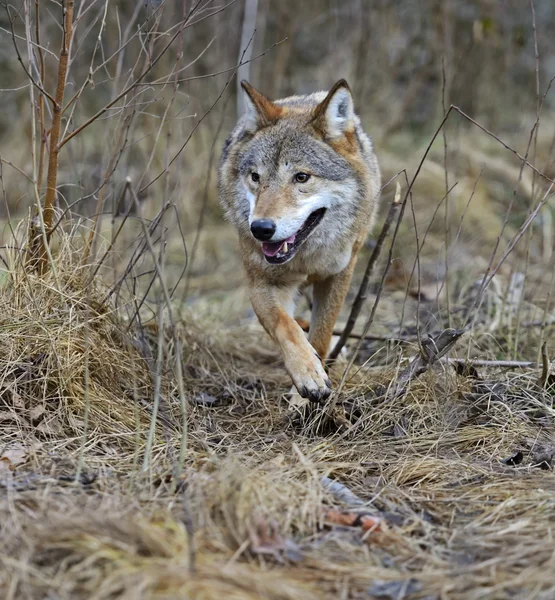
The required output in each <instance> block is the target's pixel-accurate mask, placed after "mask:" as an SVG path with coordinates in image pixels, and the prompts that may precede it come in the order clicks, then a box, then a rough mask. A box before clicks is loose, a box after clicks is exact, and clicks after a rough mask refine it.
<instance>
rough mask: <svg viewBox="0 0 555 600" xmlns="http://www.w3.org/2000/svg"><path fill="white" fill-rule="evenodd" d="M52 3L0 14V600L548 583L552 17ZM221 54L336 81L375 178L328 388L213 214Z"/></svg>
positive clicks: (281, 76) (462, 593) (273, 80)
mask: <svg viewBox="0 0 555 600" xmlns="http://www.w3.org/2000/svg"><path fill="white" fill-rule="evenodd" d="M72 4H73V3H72V2H63V3H59V2H51V3H45V4H42V3H39V2H32V1H30V0H25V1H24V2H21V3H19V4H18V5H17V6H14V5H9V6H8V10H7V12H6V13H5V14H4V15H2V17H1V19H2V23H1V26H2V28H3V29H2V37H0V48H2V50H3V52H2V54H1V55H0V61H4V63H5V64H4V63H3V64H2V65H0V69H2V73H3V77H2V79H3V81H2V86H3V88H9V90H15V91H9V90H7V89H4V90H3V91H2V92H1V94H2V97H3V98H4V100H5V102H4V104H3V106H4V107H5V108H4V117H3V118H2V119H0V136H1V137H0V142H1V151H0V184H1V189H2V194H3V200H4V203H3V206H4V211H5V220H4V224H5V227H4V235H3V243H4V247H3V249H2V253H1V255H0V256H1V260H2V265H1V269H0V337H1V340H0V341H1V343H0V431H1V433H2V435H1V436H0V523H1V524H2V525H1V527H2V530H1V535H0V595H1V596H2V597H3V598H10V599H15V598H46V597H49V598H50V597H56V598H63V599H65V598H67V599H70V598H71V599H76V598H98V599H108V598H129V599H131V598H168V599H169V598H209V599H212V598H213V599H220V598H237V599H249V598H252V599H253V600H254V599H255V598H265V599H273V600H277V599H283V600H284V599H291V600H293V599H298V598H303V599H304V598H307V599H310V598H314V599H316V598H330V599H332V598H334V599H335V598H353V599H354V598H357V599H358V598H386V599H393V598H395V599H401V598H406V599H409V598H411V599H412V598H414V599H419V598H420V599H422V598H427V599H431V598H438V599H439V598H450V599H460V600H463V599H464V600H467V599H476V600H478V599H479V598H492V599H495V598H499V599H502V598H515V599H516V598H538V599H544V600H550V599H551V598H553V597H554V595H555V578H554V577H553V568H552V566H553V565H552V561H553V555H554V552H555V545H554V544H555V543H554V541H553V536H552V534H551V523H552V522H553V519H554V518H555V501H554V500H553V498H554V492H555V485H554V484H555V479H554V477H553V467H554V465H555V435H554V418H555V414H554V409H553V398H554V395H555V381H554V373H553V363H552V361H553V356H554V355H555V345H554V341H553V340H554V339H555V314H554V311H553V286H554V282H555V269H554V267H553V260H554V257H555V254H554V240H553V217H554V211H553V197H552V193H553V189H552V186H553V182H552V179H553V178H554V176H555V171H554V169H553V141H552V135H553V133H552V129H553V124H554V123H555V119H553V101H552V99H551V92H550V81H549V78H550V76H551V75H553V73H550V72H549V69H550V66H549V65H552V61H553V56H554V52H555V50H554V48H553V39H555V38H553V36H552V33H553V32H552V31H551V30H550V29H549V27H550V26H549V25H547V23H549V22H550V21H549V17H550V16H551V17H552V16H553V14H554V13H553V10H554V9H553V8H552V7H551V6H550V5H548V4H549V3H540V2H536V4H537V5H534V3H533V2H531V3H530V4H529V5H526V6H524V5H523V4H522V3H517V2H508V3H505V4H504V11H502V12H499V11H497V9H496V8H495V6H494V5H493V4H488V3H482V2H479V1H478V0H476V1H475V2H468V3H455V2H445V3H442V8H441V10H439V11H438V10H435V4H434V3H433V2H431V1H430V2H424V3H423V7H424V8H423V9H422V12H416V9H414V8H410V9H409V8H407V9H404V10H403V11H401V7H400V3H398V2H395V1H393V0H392V1H388V2H384V3H378V4H376V5H375V6H374V4H375V3H363V2H362V3H361V2H357V1H356V0H349V1H348V2H341V3H330V4H329V6H328V5H326V9H325V10H324V9H323V7H322V3H320V2H316V1H315V0H311V1H309V2H305V3H297V4H296V5H295V10H293V9H292V7H291V5H290V4H291V3H290V2H280V3H274V2H270V1H269V0H259V2H258V3H256V2H254V3H253V2H247V3H240V2H235V3H233V2H232V3H229V4H228V5H221V6H220V5H215V4H212V3H211V2H209V1H202V0H201V1H200V2H197V1H194V2H175V3H170V2H164V1H162V2H159V1H153V0H150V1H149V2H148V3H146V6H144V5H143V3H125V2H122V3H119V4H118V6H117V7H116V6H115V5H112V4H111V3H110V2H100V1H92V2H88V3H85V2H77V1H76V2H75V6H74V14H73V31H72V32H71V27H68V26H67V20H68V19H71V13H70V11H69V10H68V9H69V8H70V5H72ZM39 5H40V6H39ZM463 5H464V6H463ZM245 6H246V7H247V8H248V9H249V10H255V9H256V7H258V13H257V14H256V15H254V21H256V23H257V34H256V36H254V37H253V35H252V34H250V33H249V31H247V28H248V27H251V26H252V23H253V22H254V21H253V18H252V15H246V14H244V12H243V11H244V7H245ZM253 7H254V8H253ZM62 8H65V10H66V12H65V13H63V12H62ZM37 15H38V17H37ZM246 17H250V18H246ZM64 20H65V22H66V26H65V28H64V27H63V26H62V24H63V23H64ZM536 20H537V26H536ZM249 23H250V25H248V24H249ZM222 32H224V33H223V34H222ZM241 33H242V34H243V35H242V36H241V35H240V34H241ZM332 34H333V35H332ZM65 36H67V37H65ZM214 36H215V37H214ZM213 37H214V39H213ZM241 37H242V38H243V42H245V40H246V43H247V47H243V46H241V47H239V44H240V42H239V39H240V38H241ZM285 37H289V40H288V41H285V42H282V40H283V39H284V38H285ZM64 40H65V41H64ZM337 40H340V41H341V43H339V42H338V41H337ZM66 42H67V43H66ZM14 43H15V44H17V51H16V50H15V49H14ZM274 44H277V45H274ZM66 47H67V49H68V54H67V56H66V58H67V64H66V65H65V66H64V63H65V59H64V58H63V56H64V54H63V52H64V50H62V51H60V48H62V49H65V48H66ZM267 50H268V51H267ZM266 51H267V53H266V54H265V55H264V56H260V55H261V54H262V53H264V52H266ZM248 56H250V57H251V58H252V60H253V62H252V63H250V62H249V63H246V64H241V63H242V61H244V60H245V59H246V57H248ZM369 56H371V57H373V59H372V60H369V59H368V57H369ZM18 57H19V58H20V62H18ZM257 57H258V58H257ZM550 61H551V62H550ZM240 64H241V68H242V69H243V70H244V69H245V68H250V69H251V72H250V78H251V79H252V80H253V82H254V83H255V84H256V86H257V87H258V88H259V89H261V90H263V91H265V92H266V93H268V95H269V96H273V97H276V96H279V95H284V94H286V93H291V92H305V91H309V90H312V89H313V88H314V87H319V86H321V87H327V86H329V85H331V83H333V82H332V81H329V79H328V78H329V74H330V72H333V73H334V77H335V75H341V76H346V77H347V78H348V79H349V80H350V81H351V82H352V85H353V89H354V92H355V96H356V97H357V100H358V103H359V106H360V108H361V114H362V117H363V120H364V122H365V124H366V125H367V127H368V129H369V130H370V131H371V132H372V133H373V134H374V136H375V141H376V146H377V152H378V156H379V158H380V162H381V165H382V168H383V170H384V173H385V178H384V180H385V181H388V183H387V184H386V186H385V187H384V190H383V198H384V207H383V210H382V219H381V222H382V223H383V221H384V220H385V218H386V215H387V213H388V210H389V207H388V206H387V205H388V203H390V202H391V201H392V200H393V198H394V190H395V187H396V184H397V182H399V184H400V186H401V192H402V193H401V195H400V197H398V199H400V205H402V207H403V208H402V210H400V211H397V210H396V212H395V213H393V212H392V213H391V214H392V215H394V217H395V218H393V216H392V217H391V219H392V222H391V224H390V225H391V226H390V229H389V235H387V236H386V235H384V238H383V240H382V242H380V243H383V248H382V251H381V253H379V252H377V251H376V252H373V250H374V247H373V246H372V242H370V241H369V243H368V247H366V248H364V249H363V250H362V252H361V256H360V260H359V264H358V267H357V273H356V276H355V279H354V283H353V289H352V290H351V294H350V297H349V301H348V303H347V306H346V307H345V309H344V313H343V315H342V319H341V322H340V323H339V324H338V326H337V330H338V332H341V331H342V330H343V326H344V324H345V322H346V321H347V319H348V315H349V309H350V306H349V305H350V303H352V301H353V300H355V299H356V298H357V289H358V286H359V284H360V283H361V282H362V283H363V287H362V290H361V291H360V293H359V294H358V297H359V298H364V297H366V303H364V304H361V303H360V302H357V304H356V307H357V308H356V312H358V313H359V315H358V317H359V318H358V320H357V321H356V324H354V323H353V327H352V332H351V333H350V335H349V336H345V340H344V341H345V347H344V348H343V351H342V352H339V353H338V356H337V359H336V360H335V362H334V363H333V365H331V367H330V374H331V378H332V381H333V384H334V389H335V390H336V393H335V394H334V395H333V396H332V398H331V401H330V403H329V404H328V405H326V406H320V407H311V408H302V407H301V408H299V407H292V406H290V405H289V404H288V402H287V398H286V397H285V396H284V392H285V391H286V390H287V389H288V387H289V385H290V382H289V380H288V377H287V375H286V373H285V371H284V369H283V365H282V364H281V362H280V359H279V357H278V354H277V351H276V350H275V348H273V346H272V345H271V343H270V341H269V340H268V339H267V338H266V336H265V334H264V333H263V332H262V330H261V328H260V326H259V325H258V324H257V322H256V320H255V319H254V317H253V315H252V311H251V309H250V305H249V302H248V299H247V298H246V295H245V289H244V286H243V284H242V276H241V271H240V266H239V259H238V255H237V251H236V250H237V249H236V241H235V237H234V232H233V231H232V230H231V228H230V227H228V226H227V225H224V224H222V223H221V219H220V216H219V212H218V209H217V207H216V199H215V182H214V180H215V178H214V167H215V163H216V161H217V155H218V152H219V146H220V144H221V142H222V140H223V138H224V137H225V134H226V132H227V130H228V129H229V126H230V124H231V123H232V122H233V120H234V118H235V116H236V115H235V105H236V103H235V102H232V101H231V102H230V99H231V100H236V98H235V97H234V95H233V94H232V93H231V92H232V91H233V89H234V86H233V85H231V84H232V83H234V79H233V78H234V76H235V74H236V71H237V70H238V68H239V65H240ZM66 66H67V72H66V73H65V74H64V70H65V68H66ZM30 78H32V79H33V83H30ZM60 82H62V83H64V82H65V84H64V85H65V89H60V87H59V84H60ZM64 98H65V105H64V106H63V107H62V100H64ZM451 104H453V105H457V107H458V108H452V109H449V106H450V105H451ZM60 108H61V110H60V111H58V110H57V109H60ZM442 119H444V121H443V122H442ZM440 123H441V126H440ZM58 127H59V135H58V136H56V129H57V128H58ZM434 132H435V133H434ZM432 136H434V138H433V139H432ZM56 137H58V141H56V139H55V138H56ZM434 139H435V141H434ZM56 161H57V163H56ZM43 172H44V173H47V176H46V187H45V188H43V187H42V186H43V179H44V177H43ZM53 181H54V182H55V185H54V184H52V182H53ZM53 196H54V197H53ZM29 209H32V211H33V212H32V213H31V216H30V217H28V216H27V214H28V211H29ZM41 209H43V210H41ZM35 213H36V214H37V215H38V217H39V218H38V220H37V219H35V218H34V217H35ZM378 232H379V228H378V231H377V232H376V236H377V235H378ZM386 233H387V232H386ZM29 240H30V242H31V243H30V245H29ZM34 240H35V241H36V240H39V241H40V243H42V244H44V246H42V248H43V249H44V250H45V251H47V256H46V260H47V261H48V263H47V264H48V267H49V268H43V269H42V268H41V269H39V270H37V269H35V268H34V267H35V261H33V260H29V257H31V258H32V257H33V256H36V255H34V254H33V252H35V251H36V248H37V247H36V246H33V241H34ZM47 242H48V243H47ZM378 254H379V257H378ZM372 256H373V258H372ZM369 261H370V266H369V268H368V269H367V265H369ZM365 272H366V273H367V274H370V277H368V275H365ZM309 304H310V297H309V296H307V297H306V298H303V299H302V300H301V302H300V305H299V317H300V318H302V317H304V318H306V317H307V315H308V307H309ZM454 330H458V331H456V332H455V331H454ZM443 341H447V342H448V343H449V344H452V346H453V347H451V346H449V348H451V349H449V350H448V346H447V345H445V347H442V344H443ZM442 348H443V349H442ZM443 353H447V354H446V356H443V355H442V354H443Z"/></svg>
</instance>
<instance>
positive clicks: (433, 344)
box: [387, 329, 465, 400]
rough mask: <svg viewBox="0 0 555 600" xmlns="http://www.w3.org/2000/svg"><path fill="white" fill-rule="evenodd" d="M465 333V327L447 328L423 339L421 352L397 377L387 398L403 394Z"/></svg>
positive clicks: (391, 398)
mask: <svg viewBox="0 0 555 600" xmlns="http://www.w3.org/2000/svg"><path fill="white" fill-rule="evenodd" d="M464 333H465V330H464V329H445V330H444V331H442V332H441V333H440V334H438V335H437V336H435V337H429V336H428V337H427V338H426V339H424V340H422V344H421V347H420V354H419V355H418V356H416V357H414V358H413V359H412V360H411V362H410V364H409V366H408V367H407V368H406V369H405V370H404V371H402V372H401V374H400V375H399V377H398V378H397V382H396V385H395V387H394V388H393V389H392V390H390V391H389V392H388V394H387V400H393V399H395V398H399V397H400V396H403V395H404V394H405V393H406V391H407V389H408V386H409V383H410V382H411V381H412V380H413V379H416V378H417V377H419V376H420V375H422V373H425V372H426V371H427V370H428V368H429V367H430V366H432V365H433V364H434V363H436V362H437V361H438V360H439V359H440V358H441V357H442V356H444V355H445V354H446V353H447V352H448V351H449V350H450V349H451V348H452V347H453V346H454V344H455V342H456V341H457V340H458V339H459V338H460V337H461V336H462V335H463V334H464Z"/></svg>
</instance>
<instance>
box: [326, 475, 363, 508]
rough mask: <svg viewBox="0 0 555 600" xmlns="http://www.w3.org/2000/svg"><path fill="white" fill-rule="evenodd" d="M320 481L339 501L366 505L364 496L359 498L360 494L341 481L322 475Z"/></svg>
mask: <svg viewBox="0 0 555 600" xmlns="http://www.w3.org/2000/svg"><path fill="white" fill-rule="evenodd" d="M320 483H321V484H322V487H323V488H324V489H326V490H327V491H328V492H330V494H331V495H332V496H333V497H334V498H335V499H336V500H337V501H339V502H343V504H346V505H347V506H364V505H365V504H366V502H364V500H363V499H362V498H359V496H357V495H356V494H355V493H354V492H352V491H351V490H350V489H349V488H348V487H347V486H346V485H345V484H343V483H341V482H340V481H336V480H335V479H330V478H329V477H322V478H321V479H320Z"/></svg>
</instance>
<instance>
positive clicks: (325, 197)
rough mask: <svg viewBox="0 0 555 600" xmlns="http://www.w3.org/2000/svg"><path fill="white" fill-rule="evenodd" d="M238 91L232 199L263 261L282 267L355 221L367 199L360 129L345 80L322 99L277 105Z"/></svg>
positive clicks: (246, 88)
mask: <svg viewBox="0 0 555 600" xmlns="http://www.w3.org/2000/svg"><path fill="white" fill-rule="evenodd" d="M242 86H243V89H244V91H245V99H246V113H245V115H244V116H243V119H242V127H241V128H240V132H239V134H238V138H237V139H236V140H235V141H236V143H237V145H238V146H240V150H239V151H238V153H237V154H236V160H237V162H236V171H235V173H236V177H237V180H236V188H235V193H236V194H237V197H238V199H241V198H242V199H243V200H242V201H243V202H244V205H242V208H241V212H242V214H244V215H245V216H246V213H247V212H248V226H249V229H250V234H251V235H252V236H253V237H254V238H255V239H256V240H258V241H259V242H260V243H261V248H262V252H263V253H264V256H265V258H266V260H267V262H269V263H272V264H283V263H285V262H288V261H289V260H291V259H292V258H293V256H295V254H296V253H297V251H298V250H299V248H300V247H301V245H302V244H303V243H304V242H305V241H306V240H308V239H309V237H310V238H311V239H312V240H314V241H316V240H318V239H319V238H323V237H324V236H330V237H331V238H333V237H334V236H335V237H337V236H338V235H339V233H338V232H339V231H340V230H341V231H345V229H348V228H349V221H352V220H353V219H354V218H355V215H356V211H357V206H358V204H359V203H358V202H357V200H359V199H360V197H361V196H363V195H364V194H365V193H366V191H365V187H366V177H365V172H366V171H367V169H365V166H364V162H365V156H364V154H365V149H364V142H363V141H362V140H361V137H360V135H359V133H362V130H361V129H360V124H359V120H358V117H357V116H356V115H355V112H354V107H353V99H352V95H351V92H350V90H349V86H348V85H347V82H346V81H344V80H341V81H339V82H338V83H336V84H335V85H334V86H333V88H332V89H331V90H330V91H329V92H328V93H327V94H326V93H325V92H319V93H316V94H312V95H310V96H297V97H296V96H293V97H291V98H286V99H284V100H278V101H276V102H272V101H270V100H268V98H266V97H265V96H263V95H262V94H261V93H260V92H258V91H257V90H255V89H254V88H253V87H252V86H250V85H249V84H248V83H247V82H243V83H242ZM364 137H366V136H364ZM365 143H368V142H367V141H366V142H365ZM323 223H326V224H327V226H326V227H325V228H324V227H323ZM319 241H320V243H327V242H332V241H334V240H333V239H320V240H319ZM312 245H313V246H315V247H316V246H317V245H318V244H312Z"/></svg>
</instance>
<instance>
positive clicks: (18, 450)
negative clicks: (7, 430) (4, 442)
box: [0, 444, 28, 472]
mask: <svg viewBox="0 0 555 600" xmlns="http://www.w3.org/2000/svg"><path fill="white" fill-rule="evenodd" d="M27 454H28V449H27V448H26V447H25V446H23V444H13V445H11V446H8V447H7V448H5V449H4V450H2V454H0V472H6V471H15V470H16V468H17V467H18V466H19V465H22V464H23V463H25V462H26V461H27Z"/></svg>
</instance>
